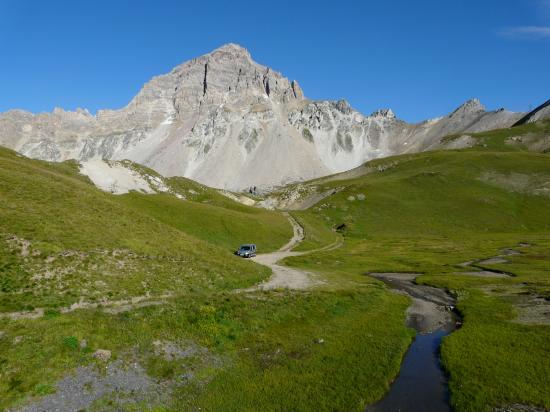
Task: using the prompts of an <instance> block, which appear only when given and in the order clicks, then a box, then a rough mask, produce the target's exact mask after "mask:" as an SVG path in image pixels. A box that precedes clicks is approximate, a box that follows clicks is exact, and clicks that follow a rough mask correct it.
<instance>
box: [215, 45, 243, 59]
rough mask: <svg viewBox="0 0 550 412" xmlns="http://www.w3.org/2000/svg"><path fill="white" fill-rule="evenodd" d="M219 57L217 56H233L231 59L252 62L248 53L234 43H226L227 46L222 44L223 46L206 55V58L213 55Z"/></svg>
mask: <svg viewBox="0 0 550 412" xmlns="http://www.w3.org/2000/svg"><path fill="white" fill-rule="evenodd" d="M217 54H218V55H219V54H225V55H229V56H233V57H237V58H243V57H245V58H248V59H250V60H252V57H251V56H250V52H249V51H248V50H247V49H245V48H244V47H242V46H241V45H239V44H236V43H227V44H224V45H223V46H220V47H218V48H217V49H215V50H213V51H211V52H210V53H208V54H207V56H214V55H217Z"/></svg>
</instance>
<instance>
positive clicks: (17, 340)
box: [13, 336, 23, 345]
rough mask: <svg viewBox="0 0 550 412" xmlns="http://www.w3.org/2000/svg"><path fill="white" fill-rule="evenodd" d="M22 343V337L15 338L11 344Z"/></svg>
mask: <svg viewBox="0 0 550 412" xmlns="http://www.w3.org/2000/svg"><path fill="white" fill-rule="evenodd" d="M22 341H23V336H16V337H15V338H13V344H14V345H17V344H19V343H21V342H22Z"/></svg>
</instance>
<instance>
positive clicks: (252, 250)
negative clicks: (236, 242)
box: [235, 243, 256, 258]
mask: <svg viewBox="0 0 550 412" xmlns="http://www.w3.org/2000/svg"><path fill="white" fill-rule="evenodd" d="M235 254H236V255H237V256H241V257H244V258H251V257H254V256H256V245H255V244H253V243H250V244H246V245H241V247H240V248H239V249H238V250H237V251H236V252H235Z"/></svg>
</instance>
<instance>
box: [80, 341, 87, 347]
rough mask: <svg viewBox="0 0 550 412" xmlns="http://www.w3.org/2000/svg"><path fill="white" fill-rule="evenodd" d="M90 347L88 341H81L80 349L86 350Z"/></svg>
mask: <svg viewBox="0 0 550 412" xmlns="http://www.w3.org/2000/svg"><path fill="white" fill-rule="evenodd" d="M87 347H88V341H87V340H86V339H82V340H81V341H80V349H86V348H87Z"/></svg>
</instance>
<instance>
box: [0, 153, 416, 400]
mask: <svg viewBox="0 0 550 412" xmlns="http://www.w3.org/2000/svg"><path fill="white" fill-rule="evenodd" d="M133 167H136V168H139V167H140V166H137V165H133ZM146 172H147V173H149V174H151V173H152V172H151V171H146ZM168 183H169V184H170V186H171V187H172V188H173V189H175V190H176V191H177V193H180V194H182V195H185V197H186V198H187V200H181V199H178V198H176V197H174V196H172V195H169V194H155V195H144V194H139V193H130V194H127V195H120V196H114V195H111V194H108V193H104V192H102V191H100V190H98V189H96V188H95V187H94V186H93V185H92V184H91V183H90V182H89V181H88V179H87V178H86V177H84V176H81V175H80V174H79V173H78V168H77V165H76V164H74V163H70V162H67V163H62V164H50V163H46V162H41V161H35V160H29V159H26V158H23V157H21V156H19V155H17V154H15V153H14V152H11V151H8V150H3V149H0V242H1V243H0V376H1V379H0V410H3V409H6V408H8V407H10V408H12V407H16V406H17V405H23V404H25V403H28V402H30V401H32V399H31V398H33V397H34V398H33V399H34V400H36V401H38V402H40V400H41V399H47V398H48V396H49V395H51V394H55V393H56V391H57V390H58V388H57V386H56V385H57V382H59V380H60V379H64V378H65V379H71V378H70V377H71V376H73V375H72V373H73V372H74V371H80V372H79V373H85V374H87V375H86V376H87V378H86V379H88V380H93V379H101V378H100V377H101V376H104V375H105V373H108V372H101V373H100V375H98V376H99V377H97V376H96V375H93V374H94V373H97V372H94V371H105V370H106V369H105V365H110V366H108V368H109V367H112V368H115V370H117V371H118V372H117V373H119V374H123V373H130V372H128V370H130V371H134V370H135V369H132V368H135V365H140V366H139V367H140V368H143V372H139V371H140V370H139V369H138V371H137V372H132V373H136V374H138V375H137V377H135V376H134V377H132V376H133V375H132V376H131V377H130V378H128V379H126V380H124V379H123V382H122V383H121V385H127V384H130V383H132V382H141V381H143V380H145V381H146V382H148V384H149V385H150V387H151V388H152V389H150V390H147V389H146V388H143V389H142V390H136V389H133V388H128V390H127V391H128V392H131V393H133V394H132V395H130V396H131V397H132V399H134V401H135V402H138V403H137V404H134V403H131V404H128V403H125V400H124V396H123V397H122V398H120V396H122V395H120V396H119V395H116V394H107V395H104V396H102V397H100V398H99V399H97V400H96V401H95V402H94V404H93V405H92V407H91V410H101V411H104V410H197V409H199V408H202V409H203V410H204V409H207V410H208V409H209V410H215V409H225V410H228V409H229V410H231V409H232V410H243V409H245V410H246V409H248V410H257V408H258V407H263V408H265V409H271V408H273V405H280V406H281V408H282V409H293V410H298V409H303V410H308V409H311V408H314V409H318V410H327V409H331V410H332V409H334V408H337V409H340V410H349V409H357V410H359V409H361V408H362V407H363V406H364V404H365V403H367V402H372V401H374V400H375V399H376V398H377V397H379V396H381V395H382V394H383V392H384V391H385V389H386V386H387V380H388V377H389V376H393V375H395V373H397V371H398V370H399V363H400V359H401V356H402V353H403V351H404V350H405V348H406V347H407V345H408V343H409V342H410V340H411V337H412V334H411V331H409V330H407V329H406V328H404V327H403V320H404V309H405V307H406V305H407V300H406V299H405V298H403V297H402V296H395V295H392V294H388V293H386V292H385V291H384V290H383V289H382V288H380V287H377V288H375V289H374V290H372V291H371V288H372V285H373V284H372V282H371V281H370V280H369V279H365V278H363V277H361V276H358V277H357V279H356V282H355V283H354V284H353V286H352V287H349V286H345V285H342V286H341V287H338V288H329V289H315V290H311V291H304V292H293V291H287V290H280V291H274V292H262V291H251V292H246V293H245V292H242V291H241V292H239V289H243V288H245V287H248V286H251V285H254V284H257V283H259V282H261V281H262V280H264V279H266V278H267V277H268V276H269V275H270V273H269V270H268V269H267V268H265V267H263V266H259V265H257V264H254V263H252V262H250V261H245V260H243V259H240V258H237V257H235V256H233V255H232V254H231V249H232V248H233V247H235V246H236V245H238V244H239V243H240V242H244V241H251V240H253V241H255V242H256V243H258V245H259V247H260V249H261V250H263V251H265V250H270V249H271V250H273V249H275V248H278V247H279V246H281V245H282V244H283V243H286V241H288V239H289V238H290V237H291V233H292V230H291V227H290V224H289V223H288V221H287V219H286V218H285V217H284V216H282V215H281V214H280V213H278V212H269V211H265V210H261V209H255V208H250V207H247V206H244V205H241V204H239V203H235V202H233V201H231V200H230V199H228V198H226V197H224V196H222V195H220V194H219V193H218V192H216V191H214V190H210V189H207V188H204V187H203V186H200V185H198V184H196V183H193V182H190V181H188V180H186V179H179V178H174V179H170V180H169V182H168ZM308 224H309V223H308ZM312 228H313V226H312ZM315 233H316V232H311V234H309V235H308V236H309V237H310V238H312V236H314V235H315ZM315 236H318V237H315V239H316V240H315V241H317V242H324V241H325V240H326V241H328V240H331V241H332V240H333V239H334V234H332V232H331V231H330V229H325V228H320V229H319V232H318V233H317V235H315ZM366 291H369V293H365V292H366ZM388 314H390V316H388ZM365 329H370V330H371V333H368V334H364V333H363V331H364V330H365ZM163 348H166V349H163ZM98 349H105V350H109V351H111V354H112V357H111V359H110V361H109V362H108V363H107V364H106V363H105V362H104V361H101V360H99V359H96V358H94V355H93V354H94V353H95V351H96V350H98ZM163 351H168V352H163ZM342 364H345V365H346V367H345V368H341V365H342ZM116 368H118V369H116ZM128 368H130V369H128ZM83 371H84V372H83ZM350 380H354V381H356V382H357V383H358V384H357V385H353V386H350V385H349V382H350ZM87 385H88V386H86V388H84V389H83V390H86V391H92V390H93V388H92V385H91V384H87ZM132 391H133V392H132ZM73 392H74V391H73ZM121 392H125V391H124V386H123V387H122V389H121ZM289 394H294V395H293V396H289ZM66 395H67V396H70V393H67V394H66Z"/></svg>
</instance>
